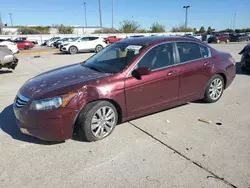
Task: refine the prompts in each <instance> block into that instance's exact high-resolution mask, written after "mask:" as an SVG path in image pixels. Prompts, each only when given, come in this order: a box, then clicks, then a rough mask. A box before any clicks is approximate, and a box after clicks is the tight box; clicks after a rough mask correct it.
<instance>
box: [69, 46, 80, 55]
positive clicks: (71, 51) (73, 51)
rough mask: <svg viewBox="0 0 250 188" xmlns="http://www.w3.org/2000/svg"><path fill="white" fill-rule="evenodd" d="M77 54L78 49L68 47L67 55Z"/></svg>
mask: <svg viewBox="0 0 250 188" xmlns="http://www.w3.org/2000/svg"><path fill="white" fill-rule="evenodd" d="M77 52H78V49H77V47H75V46H70V47H69V53H70V54H72V55H73V54H77Z"/></svg>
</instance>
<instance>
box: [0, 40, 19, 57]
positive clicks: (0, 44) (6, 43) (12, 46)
mask: <svg viewBox="0 0 250 188" xmlns="http://www.w3.org/2000/svg"><path fill="white" fill-rule="evenodd" d="M0 47H6V48H8V49H9V50H11V52H12V53H13V54H17V53H19V49H18V47H17V44H16V43H14V42H10V41H7V40H4V41H2V42H0Z"/></svg>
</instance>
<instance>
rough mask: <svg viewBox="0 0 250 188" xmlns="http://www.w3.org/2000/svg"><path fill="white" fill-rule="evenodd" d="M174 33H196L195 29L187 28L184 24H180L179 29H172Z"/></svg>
mask: <svg viewBox="0 0 250 188" xmlns="http://www.w3.org/2000/svg"><path fill="white" fill-rule="evenodd" d="M171 31H172V32H194V30H193V28H186V27H185V25H184V24H180V25H179V26H177V27H173V28H172V29H171Z"/></svg>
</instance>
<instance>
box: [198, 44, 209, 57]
mask: <svg viewBox="0 0 250 188" xmlns="http://www.w3.org/2000/svg"><path fill="white" fill-rule="evenodd" d="M200 51H201V57H202V58H208V57H209V56H210V53H209V49H208V48H207V47H205V46H202V45H200Z"/></svg>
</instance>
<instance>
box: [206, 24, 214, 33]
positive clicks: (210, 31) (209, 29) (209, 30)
mask: <svg viewBox="0 0 250 188" xmlns="http://www.w3.org/2000/svg"><path fill="white" fill-rule="evenodd" d="M212 31H213V30H212V28H211V27H210V26H209V27H208V28H207V34H211V33H212Z"/></svg>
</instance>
